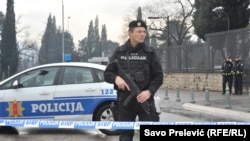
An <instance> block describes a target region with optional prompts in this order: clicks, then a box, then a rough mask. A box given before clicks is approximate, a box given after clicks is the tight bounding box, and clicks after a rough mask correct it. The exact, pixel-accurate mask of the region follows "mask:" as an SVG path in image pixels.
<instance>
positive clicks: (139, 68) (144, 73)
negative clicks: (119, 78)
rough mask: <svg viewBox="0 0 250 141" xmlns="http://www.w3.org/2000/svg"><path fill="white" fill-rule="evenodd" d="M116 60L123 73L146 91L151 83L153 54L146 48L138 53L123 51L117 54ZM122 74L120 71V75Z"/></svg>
mask: <svg viewBox="0 0 250 141" xmlns="http://www.w3.org/2000/svg"><path fill="white" fill-rule="evenodd" d="M116 58H117V60H118V63H119V64H120V66H121V68H122V69H123V71H124V72H125V73H127V74H130V75H131V77H132V78H133V79H134V81H135V83H136V84H137V85H138V87H139V88H140V89H141V90H145V89H146V88H147V87H148V85H149V83H150V63H151V60H152V55H151V52H149V51H147V50H145V48H144V47H143V48H141V49H140V50H137V51H133V50H130V51H127V50H123V49H121V50H120V51H118V52H117V54H116ZM121 72H122V71H121V70H118V75H119V73H121Z"/></svg>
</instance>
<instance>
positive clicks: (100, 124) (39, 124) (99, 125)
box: [0, 119, 250, 130]
mask: <svg viewBox="0 0 250 141" xmlns="http://www.w3.org/2000/svg"><path fill="white" fill-rule="evenodd" d="M140 125H250V122H178V121H176V122H117V121H55V120H16V119H0V126H12V127H36V128H71V129H74V128H75V129H113V130H115V129H135V130H136V129H140Z"/></svg>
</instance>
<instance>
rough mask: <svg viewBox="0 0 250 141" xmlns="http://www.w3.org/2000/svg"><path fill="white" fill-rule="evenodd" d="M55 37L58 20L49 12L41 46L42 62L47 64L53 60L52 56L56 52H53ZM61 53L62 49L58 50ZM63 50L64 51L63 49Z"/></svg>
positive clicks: (40, 58)
mask: <svg viewBox="0 0 250 141" xmlns="http://www.w3.org/2000/svg"><path fill="white" fill-rule="evenodd" d="M55 37H56V21H55V18H53V19H52V17H51V14H49V17H48V20H47V26H46V29H45V32H44V35H43V37H42V43H41V48H40V52H39V61H40V63H41V64H47V63H50V62H52V60H51V57H52V56H53V55H54V53H55V52H52V50H54V49H52V48H53V47H55V40H56V39H55ZM57 52H58V53H60V51H59V50H58V51H57ZM61 52H62V51H61Z"/></svg>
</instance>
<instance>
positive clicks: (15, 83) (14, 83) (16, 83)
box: [12, 80, 22, 89]
mask: <svg viewBox="0 0 250 141" xmlns="http://www.w3.org/2000/svg"><path fill="white" fill-rule="evenodd" d="M20 87H22V86H21V84H19V82H18V80H15V81H14V82H13V84H12V88H14V89H17V88H20Z"/></svg>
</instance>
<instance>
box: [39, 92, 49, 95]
mask: <svg viewBox="0 0 250 141" xmlns="http://www.w3.org/2000/svg"><path fill="white" fill-rule="evenodd" d="M40 95H49V92H41V93H40Z"/></svg>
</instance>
